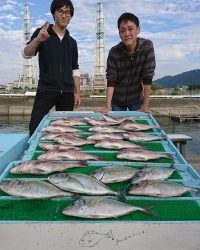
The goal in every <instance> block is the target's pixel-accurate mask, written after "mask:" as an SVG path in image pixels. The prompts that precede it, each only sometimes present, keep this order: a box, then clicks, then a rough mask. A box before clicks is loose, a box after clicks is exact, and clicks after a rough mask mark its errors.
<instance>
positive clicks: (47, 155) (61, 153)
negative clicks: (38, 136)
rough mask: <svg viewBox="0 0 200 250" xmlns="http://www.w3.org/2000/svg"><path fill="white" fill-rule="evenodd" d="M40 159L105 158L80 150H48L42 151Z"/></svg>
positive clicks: (82, 159) (81, 159) (85, 159)
mask: <svg viewBox="0 0 200 250" xmlns="http://www.w3.org/2000/svg"><path fill="white" fill-rule="evenodd" d="M38 160H55V161H57V160H79V161H87V160H96V161H99V160H103V157H99V156H95V155H91V154H87V153H83V152H78V151H76V150H73V149H71V150H68V151H66V150H48V151H46V152H44V153H42V154H41V155H40V156H39V157H38Z"/></svg>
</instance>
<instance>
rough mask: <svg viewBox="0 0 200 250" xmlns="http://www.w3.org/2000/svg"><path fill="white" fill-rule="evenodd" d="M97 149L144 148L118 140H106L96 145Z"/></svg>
mask: <svg viewBox="0 0 200 250" xmlns="http://www.w3.org/2000/svg"><path fill="white" fill-rule="evenodd" d="M94 146H95V147H96V148H108V149H123V148H142V147H141V146H139V145H136V144H134V143H131V142H128V141H123V140H117V139H104V140H101V141H99V142H97V143H95V144H94Z"/></svg>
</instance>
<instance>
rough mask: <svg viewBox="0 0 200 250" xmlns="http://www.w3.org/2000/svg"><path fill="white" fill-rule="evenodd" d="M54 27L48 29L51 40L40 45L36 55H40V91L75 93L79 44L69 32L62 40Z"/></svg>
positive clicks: (36, 33)
mask: <svg viewBox="0 0 200 250" xmlns="http://www.w3.org/2000/svg"><path fill="white" fill-rule="evenodd" d="M52 27H53V25H50V26H49V28H48V33H49V38H48V39H47V40H46V41H44V42H42V43H40V45H39V46H38V48H37V50H36V52H35V55H36V54H37V52H38V54H39V55H38V60H39V70H40V72H39V81H38V91H54V92H67V93H73V92H74V82H73V78H72V70H75V69H78V68H79V65H78V49H77V43H76V41H75V39H73V38H72V37H71V36H70V35H69V32H68V30H66V32H65V35H64V37H63V38H62V40H60V38H59V37H58V36H57V34H56V33H55V32H54V30H53V29H52ZM40 30H41V28H38V29H36V30H35V32H34V33H33V35H32V37H31V39H30V41H29V42H28V43H30V42H31V41H32V40H33V39H34V38H36V37H37V35H38V33H39V31H40Z"/></svg>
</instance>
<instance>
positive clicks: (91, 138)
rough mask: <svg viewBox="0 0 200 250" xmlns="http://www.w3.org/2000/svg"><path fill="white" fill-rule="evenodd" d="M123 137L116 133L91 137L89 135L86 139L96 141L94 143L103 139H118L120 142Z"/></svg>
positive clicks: (98, 134)
mask: <svg viewBox="0 0 200 250" xmlns="http://www.w3.org/2000/svg"><path fill="white" fill-rule="evenodd" d="M123 138H124V137H123V136H122V135H121V134H117V133H101V132H98V133H95V134H92V135H89V136H88V137H87V139H89V140H96V141H101V140H103V139H118V140H122V139H123Z"/></svg>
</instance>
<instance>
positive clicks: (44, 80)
mask: <svg viewBox="0 0 200 250" xmlns="http://www.w3.org/2000/svg"><path fill="white" fill-rule="evenodd" d="M50 10H51V14H52V16H53V18H54V21H55V24H54V25H52V24H49V23H48V22H46V23H45V24H44V25H43V27H42V28H38V29H36V30H35V32H34V33H33V35H32V37H31V39H30V41H29V42H28V43H27V45H26V46H25V48H24V51H23V52H24V57H25V58H30V57H32V56H34V55H36V54H37V53H38V57H39V70H40V72H39V81H38V87H37V93H36V98H35V102H34V105H33V110H32V114H31V120H30V124H29V130H30V135H32V134H33V133H34V131H35V129H36V128H37V126H38V125H39V123H40V121H41V120H42V118H43V117H44V116H45V115H46V114H47V113H48V112H49V110H50V109H51V108H52V107H53V106H55V107H56V110H57V111H72V110H73V108H74V107H75V108H77V107H78V106H80V102H81V100H80V73H79V65H78V49H77V44H76V41H75V40H74V39H73V38H72V37H71V36H70V35H69V32H68V30H67V25H68V24H69V22H70V20H71V18H72V17H73V14H74V7H73V4H72V2H71V1H70V0H53V1H52V3H51V8H50Z"/></svg>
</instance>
